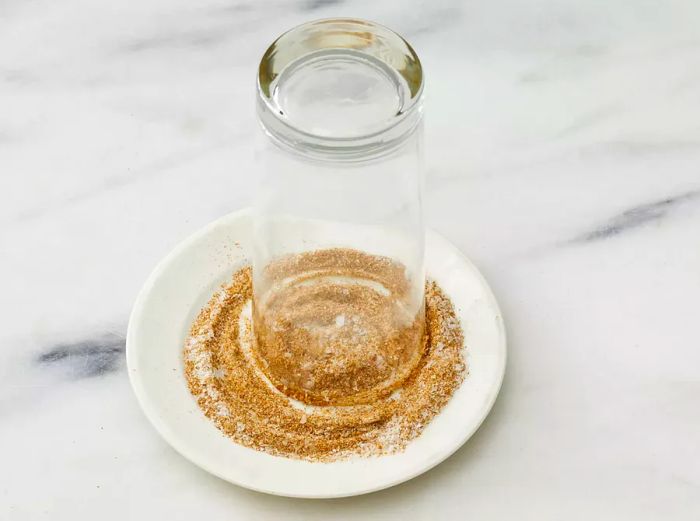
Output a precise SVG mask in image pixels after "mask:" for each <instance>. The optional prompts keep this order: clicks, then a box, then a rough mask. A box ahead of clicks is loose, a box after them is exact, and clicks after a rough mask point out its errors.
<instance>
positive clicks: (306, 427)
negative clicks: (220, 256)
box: [184, 250, 466, 461]
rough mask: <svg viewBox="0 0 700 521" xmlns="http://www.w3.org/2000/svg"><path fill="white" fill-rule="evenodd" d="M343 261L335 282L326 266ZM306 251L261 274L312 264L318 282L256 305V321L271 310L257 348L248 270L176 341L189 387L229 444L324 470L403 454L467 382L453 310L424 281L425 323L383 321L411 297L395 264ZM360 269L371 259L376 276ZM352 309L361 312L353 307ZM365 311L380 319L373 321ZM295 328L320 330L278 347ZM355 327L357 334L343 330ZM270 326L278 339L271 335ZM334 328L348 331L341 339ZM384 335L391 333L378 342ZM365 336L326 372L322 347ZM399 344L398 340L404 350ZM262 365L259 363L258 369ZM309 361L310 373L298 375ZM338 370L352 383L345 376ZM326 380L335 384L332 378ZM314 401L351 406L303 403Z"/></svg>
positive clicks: (304, 269) (287, 272)
mask: <svg viewBox="0 0 700 521" xmlns="http://www.w3.org/2000/svg"><path fill="white" fill-rule="evenodd" d="M343 252H347V255H349V257H348V258H347V259H346V260H347V263H346V266H345V267H344V268H343V270H342V271H343V273H339V272H338V271H337V270H336V271H333V270H335V269H336V268H332V266H337V258H336V259H335V260H333V257H334V256H337V255H342V254H344V253H343ZM313 253H314V254H315V255H316V256H315V257H313V256H311V257H306V258H305V259H304V258H301V256H297V258H296V259H294V260H293V259H286V260H284V261H282V262H281V263H279V264H278V263H275V264H273V265H271V266H270V273H269V275H270V277H272V279H275V278H276V277H277V278H278V282H279V281H282V280H284V279H287V278H288V277H290V276H291V277H292V278H294V277H295V276H300V275H301V274H302V273H308V272H309V269H308V268H309V266H310V264H309V263H311V264H313V265H314V268H313V269H315V270H318V271H319V272H322V275H323V277H325V279H324V280H322V281H320V282H319V281H316V283H314V284H311V285H305V284H303V283H302V281H301V280H298V278H297V280H295V282H294V283H293V284H290V285H286V286H284V287H283V288H282V290H281V293H277V292H276V294H277V295H279V296H277V297H275V296H273V294H272V293H271V294H270V297H269V298H268V299H265V300H264V301H263V302H262V303H259V304H258V306H257V308H258V309H257V311H256V312H257V313H258V314H260V313H261V312H262V311H263V310H264V311H265V312H264V315H265V316H268V312H269V313H270V316H272V317H275V318H273V319H272V321H271V323H270V324H269V327H270V329H271V330H272V331H271V332H269V331H268V332H267V333H265V332H264V333H263V334H262V338H263V339H264V340H266V344H265V345H267V347H266V348H265V347H264V348H262V349H261V348H260V347H259V344H258V343H257V342H256V340H255V337H254V335H253V331H252V329H253V328H252V306H251V301H252V296H253V287H252V277H251V269H250V268H249V267H246V268H243V269H241V270H239V271H237V272H236V273H235V274H234V275H233V280H232V281H231V283H230V284H227V285H225V286H224V287H222V288H221V289H220V290H219V291H218V292H217V293H216V294H215V295H214V296H213V297H212V299H211V300H210V301H209V303H208V305H207V306H206V307H205V308H204V309H203V310H202V311H201V312H200V313H199V315H198V317H197V318H196V320H195V322H194V324H193V325H192V328H191V331H190V335H189V337H188V339H187V341H186V344H185V348H184V361H185V374H186V377H187V382H188V385H189V388H190V390H191V392H192V394H193V395H194V396H195V398H196V399H197V402H198V404H199V406H200V407H201V408H202V410H203V411H204V413H205V414H206V415H207V417H209V418H210V419H211V420H212V421H214V423H215V424H216V425H217V427H218V428H219V429H220V430H222V431H223V432H224V433H225V434H227V435H228V436H230V437H231V438H232V439H233V440H234V441H236V442H237V443H240V444H242V445H244V446H247V447H251V448H254V449H257V450H261V451H265V452H267V453H270V454H274V455H280V456H286V457H291V458H300V459H306V460H311V461H333V460H338V459H343V458H347V457H351V456H355V455H361V456H372V455H379V454H386V453H393V452H397V451H400V450H402V449H404V448H405V446H406V445H407V444H408V443H409V442H410V441H411V440H413V439H414V438H416V437H417V436H418V435H420V433H421V432H422V430H423V429H424V428H425V426H426V425H427V424H428V423H429V422H430V420H431V419H432V418H433V417H434V416H435V415H436V414H438V413H439V411H440V410H441V409H442V408H443V407H444V406H445V404H446V403H447V402H448V401H449V399H450V397H451V396H452V394H453V393H454V391H455V390H456V389H457V388H458V387H459V385H460V384H461V382H462V380H463V378H464V375H465V371H466V368H465V364H464V357H463V353H462V350H463V349H462V348H463V334H462V330H461V327H460V324H459V320H458V319H457V318H456V316H455V313H454V309H453V307H452V303H451V302H450V300H449V299H448V298H447V296H446V295H445V294H444V293H443V292H442V291H441V290H440V288H439V287H438V286H437V284H436V283H435V282H429V283H427V284H426V288H425V307H424V315H425V319H424V324H425V326H424V327H423V321H421V320H420V318H418V317H416V316H415V315H414V316H413V317H412V318H406V314H405V313H404V319H397V317H401V313H399V312H398V311H396V310H394V311H391V313H389V315H387V314H386V313H388V312H387V311H386V309H392V306H394V305H396V306H398V305H399V304H398V303H399V302H400V301H401V300H402V298H403V297H401V292H402V291H403V292H406V291H408V288H407V286H406V284H405V282H402V280H403V281H405V277H403V276H401V277H398V276H396V277H391V276H387V275H390V274H391V273H394V274H396V273H398V272H396V271H395V269H396V266H395V265H392V263H387V262H386V260H383V258H376V257H375V258H373V259H368V258H366V257H369V256H367V255H366V254H360V252H353V251H352V250H324V251H321V252H313ZM363 256H364V258H363ZM368 261H372V262H374V263H375V265H374V267H372V266H373V265H372V263H371V262H370V263H369V264H368ZM294 266H296V268H294ZM324 266H325V267H324ZM353 266H354V267H353ZM295 269H296V270H297V271H296V272H295ZM311 271H313V270H311ZM317 275H319V274H318V273H316V276H317ZM341 276H351V277H361V278H365V279H370V280H374V281H376V282H380V283H381V284H382V286H384V287H385V289H387V290H388V292H389V293H390V294H391V293H394V298H395V299H397V300H396V301H386V300H383V299H386V298H389V297H387V295H385V294H384V293H385V292H382V291H380V290H379V289H376V288H375V289H372V288H370V287H369V286H363V285H360V288H364V289H352V288H351V286H350V285H348V284H345V283H340V282H339V280H338V277H341ZM304 288H306V290H307V291H308V292H309V295H308V299H309V302H307V301H305V298H304V295H303V293H304V291H305V290H304ZM278 289H279V288H278ZM343 289H347V290H348V293H347V294H346V293H345V292H344V291H343ZM365 290H367V291H365ZM318 297H321V301H324V302H327V303H328V302H332V304H326V305H327V306H328V307H327V308H326V307H324V309H322V310H318V309H314V304H312V303H310V302H311V301H318ZM360 303H364V304H368V306H369V307H368V308H367V309H364V310H363V309H360V307H359V304H360ZM387 303H388V304H391V305H390V306H386V304H387ZM326 305H322V307H323V306H326ZM375 306H376V307H375ZM380 308H382V309H384V311H380ZM371 309H374V310H375V311H377V312H378V313H379V316H377V317H374V318H373V316H372V315H371V313H372V311H371ZM339 316H341V317H343V318H338V317H339ZM355 316H358V317H359V318H358V319H354V317H355ZM422 316H423V311H422V310H421V312H420V313H419V317H422ZM314 317H315V318H314ZM304 320H306V321H309V322H308V324H309V325H314V326H319V325H320V330H321V331H322V332H324V333H322V334H319V335H320V336H316V337H314V336H310V337H308V340H309V344H308V345H309V346H311V347H310V348H309V349H308V350H307V351H304V350H302V348H301V347H300V345H301V339H297V338H295V337H292V339H291V341H290V340H289V339H287V340H285V338H288V337H286V336H285V335H284V334H283V333H284V332H285V331H287V332H289V331H288V330H285V329H284V328H285V327H286V325H285V324H287V322H286V321H290V323H292V322H293V323H300V322H303V321H304ZM263 323H264V324H266V323H265V322H263ZM397 324H398V325H399V326H400V327H398V328H397V327H396V326H397ZM356 325H357V330H355V331H352V330H353V328H355V326H356ZM390 326H391V327H390ZM275 327H277V328H282V330H281V331H275V330H274V328H275ZM343 328H350V329H351V331H350V332H342V329H343ZM266 329H267V328H266ZM392 329H393V330H394V331H396V330H398V331H400V332H399V333H385V332H386V331H390V330H392ZM339 330H340V331H341V332H340V333H339V332H338V331H339ZM423 330H424V333H423ZM363 332H366V333H367V336H368V337H370V336H373V335H374V334H375V332H378V337H379V338H380V339H381V340H377V341H371V342H369V343H368V344H364V345H365V347H364V348H363V350H362V351H363V353H364V354H363V355H362V356H355V355H353V354H352V353H351V351H352V350H351V349H349V348H348V349H347V350H346V351H343V353H342V355H341V357H340V358H341V359H343V360H344V364H345V367H342V366H340V367H331V368H330V369H324V367H326V366H329V365H330V366H333V362H331V358H330V357H325V358H324V356H326V355H327V353H325V347H324V346H326V347H327V345H328V344H327V342H331V345H332V346H336V345H338V344H341V346H340V347H341V349H344V348H343V347H342V343H343V342H347V344H346V345H347V346H352V345H359V343H360V342H359V339H360V338H363V335H362V333H363ZM401 332H402V333H401ZM344 335H348V336H347V337H346V336H344ZM355 335H357V337H358V340H357V342H355ZM402 335H403V337H402ZM258 338H261V334H260V333H259V332H258ZM402 338H403V340H404V341H405V342H406V343H405V344H403V346H402V343H401V342H402ZM416 338H418V339H419V341H416ZM423 338H424V340H423ZM407 345H410V346H412V347H409V348H407V347H406V346H407ZM263 349H264V351H263ZM286 352H291V353H292V357H293V358H294V357H296V356H297V355H299V357H300V358H299V361H298V362H295V363H293V364H292V365H288V364H291V362H287V361H285V360H288V359H289V358H290V357H286V356H285V353H286ZM295 353H296V354H295ZM415 353H418V354H417V355H415ZM328 355H330V353H328ZM379 356H381V357H383V358H384V364H382V363H380V362H379V358H378V357H379ZM414 356H415V360H414ZM261 359H265V360H267V361H268V363H267V365H266V364H265V363H262V362H261ZM322 360H325V362H323V363H322V362H321V361H322ZM336 360H337V359H336ZM308 363H311V364H312V365H311V366H305V368H304V369H303V370H302V371H297V369H299V368H301V367H302V365H303V364H308ZM278 364H279V365H278ZM344 368H345V369H346V370H348V373H349V374H353V375H354V376H351V377H344V376H343V374H344V372H343V371H342V370H343V369H344ZM297 372H298V374H297ZM406 372H407V374H406ZM334 374H335V375H337V376H338V379H337V380H333V378H334V376H333V375H334ZM345 374H347V373H345ZM268 376H269V378H268ZM276 378H277V379H278V380H277V381H275V379H276ZM282 378H286V379H287V382H286V383H285V382H284V381H283V380H282ZM308 378H314V380H315V381H314V385H309V382H308ZM273 381H275V383H274V384H273V383H272V382H273ZM387 381H388V382H389V383H386V382H387ZM356 387H357V389H356ZM282 391H284V392H282ZM324 391H326V392H325V393H324ZM285 393H286V394H285ZM295 397H296V398H300V399H301V400H303V401H304V402H306V403H303V402H302V401H299V400H297V399H295ZM319 398H320V399H319ZM319 402H320V403H329V402H335V403H336V404H337V403H341V402H342V403H352V405H309V403H319Z"/></svg>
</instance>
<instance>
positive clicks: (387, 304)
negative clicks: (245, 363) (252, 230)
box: [253, 248, 425, 405]
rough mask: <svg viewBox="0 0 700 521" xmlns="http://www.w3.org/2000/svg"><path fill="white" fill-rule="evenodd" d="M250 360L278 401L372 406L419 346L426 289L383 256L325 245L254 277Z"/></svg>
mask: <svg viewBox="0 0 700 521" xmlns="http://www.w3.org/2000/svg"><path fill="white" fill-rule="evenodd" d="M256 277H257V278H256V279H255V285H254V288H255V292H254V296H253V324H254V328H253V329H254V332H255V342H254V343H253V354H254V355H255V358H256V360H257V361H258V366H259V367H260V368H261V369H262V370H263V372H264V373H265V375H266V376H267V377H268V378H269V380H270V382H272V384H273V385H274V386H275V387H277V388H278V389H279V390H280V391H281V392H282V393H283V394H285V395H287V396H290V397H292V398H296V399H298V400H300V401H302V402H304V403H306V404H311V405H358V404H363V403H375V402H376V401H377V400H379V399H380V398H383V397H386V396H388V395H389V394H391V392H392V391H394V390H395V389H397V388H398V387H400V386H401V385H402V384H403V382H404V380H406V378H408V376H409V375H410V374H411V373H412V372H413V371H414V369H415V368H416V367H417V365H418V363H419V362H420V359H421V357H422V355H423V351H424V348H425V335H424V330H425V306H424V300H425V299H424V297H423V284H424V282H423V281H422V280H421V281H420V283H419V285H417V284H414V283H413V282H412V280H411V278H410V277H409V275H408V273H407V270H406V267H405V266H404V265H403V264H401V263H400V262H398V261H396V260H393V259H391V258H389V257H385V256H381V255H370V254H368V253H365V252H362V251H358V250H355V249H350V248H330V249H324V250H315V251H306V252H303V253H297V254H290V255H284V256H282V257H279V258H277V259H275V260H274V261H273V262H271V263H269V264H267V265H266V266H265V267H264V268H263V269H262V270H261V272H260V273H258V274H256Z"/></svg>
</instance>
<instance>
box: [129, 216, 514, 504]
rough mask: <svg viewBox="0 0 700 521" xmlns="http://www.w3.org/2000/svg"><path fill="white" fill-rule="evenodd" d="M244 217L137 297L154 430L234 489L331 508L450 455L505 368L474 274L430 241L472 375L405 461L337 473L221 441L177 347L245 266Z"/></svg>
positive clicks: (430, 263) (167, 264)
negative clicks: (326, 501) (332, 502)
mask: <svg viewBox="0 0 700 521" xmlns="http://www.w3.org/2000/svg"><path fill="white" fill-rule="evenodd" d="M251 239H252V237H251V219H250V215H249V213H248V212H247V211H242V212H236V213H233V214H231V215H228V216H226V217H223V218H222V219H219V220H217V221H215V222H213V223H211V224H209V225H208V226H206V227H205V228H204V229H202V230H200V231H199V232H197V233H195V234H194V235H192V236H191V237H189V238H188V239H186V240H185V241H184V242H182V243H181V244H180V245H179V246H177V247H176V248H175V249H174V250H173V251H172V252H171V253H170V254H169V255H168V256H167V257H166V258H165V259H163V261H162V262H161V263H160V264H159V265H158V266H157V267H156V268H155V270H154V271H153V273H152V274H151V276H150V277H149V279H148V281H147V282H146V283H145V285H144V287H143V289H142V290H141V293H140V294H139V296H138V298H137V300H136V304H135V305H134V309H133V311H132V313H131V318H130V320H129V330H128V334H127V342H126V355H127V365H128V369H129V377H130V379H131V385H132V387H133V389H134V392H135V393H136V397H137V398H138V401H139V403H140V404H141V407H142V408H143V410H144V412H145V413H146V416H147V417H148V418H149V420H150V421H151V423H152V424H153V426H154V427H155V428H156V430H157V431H158V432H159V433H160V434H161V436H163V438H165V440H166V441H167V442H168V443H170V445H172V446H173V447H174V448H175V449H176V450H177V451H178V452H179V453H180V454H182V455H183V456H184V457H185V458H187V459H189V460H190V461H192V462H193V463H194V464H196V465H198V466H200V467H202V468H203V469H205V470H207V471H208V472H210V473H212V474H214V475H216V476H219V477H220V478H223V479H225V480H227V481H230V482H231V483H235V484H236V485H240V486H242V487H246V488H250V489H253V490H257V491H260V492H267V493H269V494H277V495H281V496H293V497H307V498H329V497H342V496H352V495H358V494H364V493H367V492H372V491H375V490H380V489H383V488H386V487H390V486H392V485H396V484H398V483H401V482H403V481H407V480H409V479H411V478H413V477H415V476H417V475H419V474H421V473H423V472H425V471H427V470H429V469H430V468H432V467H433V466H435V465H437V464H438V463H440V462H441V461H443V460H444V459H445V458H447V457H448V456H450V455H451V454H452V453H453V452H454V451H456V450H457V449H458V448H459V447H460V446H461V445H462V444H463V443H464V442H465V441H467V440H468V439H469V437H470V436H471V435H472V434H473V433H474V432H475V431H476V429H477V428H478V427H479V425H481V422H482V421H483V420H484V418H485V417H486V416H487V415H488V413H489V411H490V410H491V407H492V405H493V403H494V401H495V400H496V396H497V394H498V391H499V389H500V387H501V382H502V380H503V373H504V370H505V364H506V335H505V329H504V327H503V320H502V318H501V313H500V311H499V309H498V304H497V303H496V300H495V298H494V296H493V294H492V293H491V290H490V289H489V287H488V285H487V283H486V281H485V280H484V278H483V277H482V276H481V274H480V273H479V271H478V270H477V269H476V268H475V267H474V266H473V265H472V264H471V263H470V262H469V261H468V260H467V259H466V258H465V257H464V256H463V255H462V254H461V253H460V252H459V251H458V250H457V249H456V248H455V247H454V246H452V245H451V244H450V243H449V242H448V241H446V240H445V239H444V238H442V237H440V236H439V235H437V234H436V233H434V232H428V234H427V237H426V269H427V273H428V276H429V277H431V278H433V279H435V280H436V281H437V282H438V284H439V285H440V286H441V287H442V289H443V290H444V291H445V292H446V293H447V294H448V295H449V297H450V298H451V299H452V302H453V304H454V306H455V310H456V311H457V314H458V316H459V318H460V320H461V323H462V327H463V329H464V335H465V346H466V347H465V349H466V351H465V357H466V361H467V367H468V369H469V374H468V375H467V377H466V378H465V380H464V383H463V384H462V385H461V386H460V387H459V389H457V391H456V392H455V394H454V396H453V397H452V399H451V400H450V402H449V403H448V404H447V406H446V407H445V408H444V409H443V410H442V412H441V413H440V414H438V416H436V417H435V418H434V419H433V421H432V422H431V423H430V424H429V425H428V426H427V427H426V429H425V430H424V431H423V434H422V435H421V436H419V437H418V438H417V439H416V440H414V441H413V442H411V443H410V444H409V446H408V447H407V448H406V450H405V451H404V452H401V453H399V454H393V455H388V456H380V457H371V458H360V457H358V458H356V459H350V460H344V461H339V462H333V463H312V462H307V461H299V460H293V459H288V458H283V457H277V456H271V455H269V454H266V453H263V452H258V451H255V450H253V449H249V448H246V447H243V446H241V445H238V444H236V443H234V442H233V441H231V440H230V439H229V438H227V437H226V436H224V435H223V434H222V433H221V432H220V431H219V430H218V429H217V428H216V427H215V426H214V424H213V423H212V422H211V421H210V420H209V419H207V417H206V416H204V414H203V413H202V411H201V410H200V409H199V407H198V405H197V404H196V402H195V400H194V398H193V397H192V395H191V394H190V392H189V390H188V388H187V384H186V382H185V377H184V372H183V361H182V347H183V343H184V339H185V337H186V335H187V333H188V331H189V328H190V325H191V323H192V321H193V319H194V318H195V316H196V315H197V313H198V312H199V310H200V309H201V308H202V307H203V306H204V305H205V304H206V302H207V301H208V300H209V298H210V297H211V295H212V293H213V292H214V291H215V290H216V289H217V288H218V287H219V286H220V285H221V284H223V283H224V282H226V281H228V280H229V278H230V276H231V274H232V273H233V271H234V270H236V269H238V268H239V267H241V266H242V265H244V264H247V263H248V256H247V253H248V252H250V249H251V247H252V244H251Z"/></svg>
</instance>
